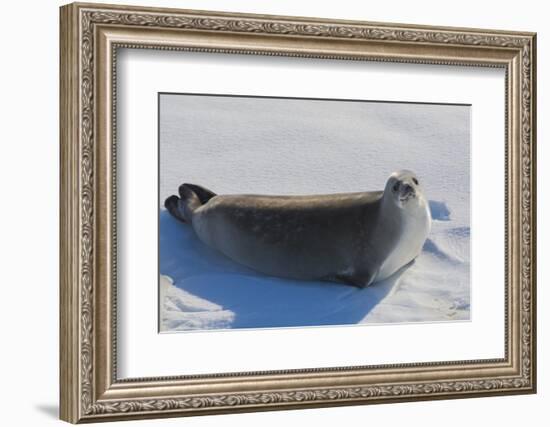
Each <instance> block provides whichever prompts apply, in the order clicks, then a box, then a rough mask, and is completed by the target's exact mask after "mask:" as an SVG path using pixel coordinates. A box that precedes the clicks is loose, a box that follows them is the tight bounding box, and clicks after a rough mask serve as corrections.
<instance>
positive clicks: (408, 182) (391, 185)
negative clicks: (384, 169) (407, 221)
mask: <svg viewBox="0 0 550 427" xmlns="http://www.w3.org/2000/svg"><path fill="white" fill-rule="evenodd" d="M384 197H385V198H386V197H387V198H388V199H389V200H392V201H393V202H394V203H395V204H396V205H397V206H398V207H399V208H405V207H409V206H410V205H411V204H415V205H416V204H418V202H420V201H421V199H423V197H424V196H423V193H422V189H421V187H420V182H419V180H418V178H417V176H416V175H415V174H414V172H411V171H409V170H400V171H397V172H394V173H392V174H391V176H390V177H389V178H388V181H387V183H386V188H385V190H384ZM415 202H416V203H415Z"/></svg>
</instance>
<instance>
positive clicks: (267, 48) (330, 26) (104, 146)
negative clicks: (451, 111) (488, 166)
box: [60, 4, 536, 423]
mask: <svg viewBox="0 0 550 427" xmlns="http://www.w3.org/2000/svg"><path fill="white" fill-rule="evenodd" d="M535 42H536V37H535V34H533V33H523V32H522V33H520V32H509V31H493V30H478V29H458V28H439V27H424V26H411V25H400V24H382V23H368V22H353V21H330V20H322V19H311V18H296V17H281V16H263V15H243V14H229V13H217V12H203V11H189V10H175V9H157V8H141V7H127V6H112V5H98V4H71V5H67V6H63V7H62V8H61V38H60V43H61V48H60V51H61V76H60V78H61V80H60V92H61V93H60V109H61V112H60V135H61V177H60V178H61V205H60V209H61V219H60V221H61V222H60V228H61V236H60V255H61V266H60V267H61V270H60V272H61V274H60V276H61V279H60V307H61V308H60V325H61V329H60V337H61V339H60V383H61V396H60V400H61V419H63V420H66V421H69V422H72V423H77V422H90V421H107V420H117V419H129V418H153V417H166V416H182V415H199V414H215V413H227V412H239V411H240V412H242V411H258V410H275V409H285V408H306V407H319V406H330V405H352V404H368V403H382V402H398V401H410V400H428V399H442V398H458V397H476V396H487V395H495V394H520V393H534V392H535V390H536V340H535V326H536V319H535V290H536V289H535V281H536V252H535V250H536V242H535V238H536V217H535V215H536V182H535V177H536V170H535V155H536V151H535V148H536V147H535V81H536V79H535V68H536V67H535V52H536V45H535ZM118 47H129V48H153V49H171V50H193V51H202V52H226V53H241V54H252V55H283V56H299V57H315V58H331V59H335V58H337V59H346V60H370V61H393V62H406V63H430V64H446V65H472V66H484V67H502V68H504V69H505V70H506V76H507V80H506V91H505V94H503V95H504V96H505V97H506V106H507V117H506V141H505V142H506V143H505V145H504V147H505V150H506V176H505V177H504V179H505V185H506V212H505V213H504V214H505V216H506V230H505V236H506V254H505V258H506V272H505V277H506V283H505V287H506V290H505V292H506V308H505V311H506V322H505V323H506V324H505V329H506V334H505V335H506V339H505V343H504V345H505V357H504V358H503V359H496V360H494V359H493V360H471V361H456V362H443V363H437V362H434V363H423V364H404V365H383V366H355V367H336V368H330V369H310V370H290V371H269V372H243V373H239V374H222V373H220V374H217V375H203V376H192V377H177V378H141V379H132V380H119V379H117V375H116V357H115V356H116V335H115V333H114V331H115V328H116V322H115V320H116V298H115V297H116V286H115V283H116V257H115V253H116V231H115V226H116V215H115V213H116V209H115V196H116V188H115V186H114V175H115V167H116V159H115V156H114V150H113V147H114V142H115V141H114V135H115V126H116V116H115V108H114V105H115V102H116V92H115V90H114V89H115V88H116V74H115V73H114V69H115V68H114V65H115V63H116V51H117V48H118Z"/></svg>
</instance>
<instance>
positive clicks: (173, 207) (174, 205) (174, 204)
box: [164, 196, 187, 222]
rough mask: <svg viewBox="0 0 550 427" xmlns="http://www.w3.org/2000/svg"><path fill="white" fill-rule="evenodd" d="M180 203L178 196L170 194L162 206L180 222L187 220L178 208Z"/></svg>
mask: <svg viewBox="0 0 550 427" xmlns="http://www.w3.org/2000/svg"><path fill="white" fill-rule="evenodd" d="M180 204H181V200H180V198H179V197H178V196H170V197H168V198H167V199H166V200H165V201H164V207H165V208H166V210H167V211H168V212H170V214H171V215H172V216H173V217H174V218H176V219H178V220H180V221H181V222H187V221H186V220H185V217H184V216H183V213H182V211H181V210H180Z"/></svg>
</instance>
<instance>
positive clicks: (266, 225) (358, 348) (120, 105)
mask: <svg viewBox="0 0 550 427" xmlns="http://www.w3.org/2000/svg"><path fill="white" fill-rule="evenodd" d="M60 22H61V49H60V52H61V84H60V88H61V94H60V96H61V98H60V99H61V103H60V105H61V107H60V108H61V111H60V134H61V166H62V169H61V239H60V241H61V249H60V250H61V283H60V295H61V303H60V306H61V313H60V324H61V334H60V337H61V344H60V345H61V349H60V372H61V378H60V383H61V411H60V413H61V418H62V419H63V420H66V421H69V422H72V423H78V422H91V421H110V420H119V419H120V420H122V419H130V418H154V417H168V416H185V415H200V414H216V413H227V412H243V411H259V410H275V409H285V408H288V409H296V408H307V407H319V406H330V405H352V404H369V403H385V402H400V401H410V400H430V399H443V398H459V397H479V396H487V395H496V394H520V393H534V392H535V390H536V335H535V326H536V321H535V320H536V319H535V314H536V310H535V309H536V299H535V296H536V287H535V281H536V253H535V236H536V218H535V214H536V182H535V177H536V170H535V167H536V162H535V159H536V146H535V130H536V129H535V105H536V103H535V82H536V78H535V71H536V62H535V59H536V45H535V40H536V37H535V34H533V33H523V32H521V33H520V32H510V31H496V30H480V29H462V28H439V27H427V26H426V27H424V26H412V25H402V24H382V23H369V22H353V21H331V20H324V19H313V18H297V17H281V16H263V15H244V14H230V13H218V12H205V11H189V10H175V9H158V8H142V7H128V6H110V5H94V4H79V3H75V4H70V5H67V6H63V7H62V8H61V19H60Z"/></svg>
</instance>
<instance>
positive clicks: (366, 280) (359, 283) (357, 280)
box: [336, 270, 376, 289]
mask: <svg viewBox="0 0 550 427" xmlns="http://www.w3.org/2000/svg"><path fill="white" fill-rule="evenodd" d="M375 278H376V275H374V274H370V273H369V272H368V271H366V270H364V271H362V272H361V273H355V274H339V275H337V276H336V279H337V280H338V281H339V282H344V283H346V284H348V285H352V286H355V287H356V288H359V289H364V288H366V287H367V286H370V285H372V284H373V282H374V279H375Z"/></svg>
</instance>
